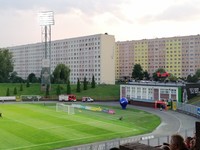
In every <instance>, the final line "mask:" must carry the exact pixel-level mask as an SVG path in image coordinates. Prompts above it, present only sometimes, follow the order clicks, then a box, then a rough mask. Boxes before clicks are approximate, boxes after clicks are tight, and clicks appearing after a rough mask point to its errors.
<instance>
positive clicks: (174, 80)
mask: <svg viewBox="0 0 200 150" xmlns="http://www.w3.org/2000/svg"><path fill="white" fill-rule="evenodd" d="M168 79H169V80H170V81H171V82H176V81H177V80H178V78H177V77H176V76H174V75H173V74H170V76H169V77H168Z"/></svg>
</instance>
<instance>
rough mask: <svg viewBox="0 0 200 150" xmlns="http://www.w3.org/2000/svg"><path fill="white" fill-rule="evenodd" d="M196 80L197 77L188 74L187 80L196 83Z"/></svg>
mask: <svg viewBox="0 0 200 150" xmlns="http://www.w3.org/2000/svg"><path fill="white" fill-rule="evenodd" d="M197 81H198V77H197V76H196V75H193V76H192V75H188V76H187V82H192V83H196V82H197Z"/></svg>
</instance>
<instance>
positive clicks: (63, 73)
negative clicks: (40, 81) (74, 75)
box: [53, 64, 70, 83]
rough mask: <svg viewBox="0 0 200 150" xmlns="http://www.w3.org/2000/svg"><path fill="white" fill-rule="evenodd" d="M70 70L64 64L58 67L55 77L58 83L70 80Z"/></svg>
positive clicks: (54, 73)
mask: <svg viewBox="0 0 200 150" xmlns="http://www.w3.org/2000/svg"><path fill="white" fill-rule="evenodd" d="M69 75H70V69H69V67H67V66H65V65H64V64H59V65H57V66H56V68H55V70H54V72H53V76H54V81H55V82H56V83H66V82H67V81H68V80H69Z"/></svg>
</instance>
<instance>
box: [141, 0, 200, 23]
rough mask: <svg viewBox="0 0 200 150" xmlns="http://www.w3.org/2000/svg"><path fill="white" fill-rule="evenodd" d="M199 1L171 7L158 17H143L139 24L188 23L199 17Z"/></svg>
mask: <svg viewBox="0 0 200 150" xmlns="http://www.w3.org/2000/svg"><path fill="white" fill-rule="evenodd" d="M199 6H200V3H199V1H191V2H187V3H183V4H179V5H177V4H176V5H173V6H171V7H168V8H167V9H165V10H163V12H162V13H160V14H159V15H155V16H154V15H148V16H144V17H142V18H141V19H140V20H139V23H149V22H155V21H188V20H191V19H194V18H197V17H199V14H200V8H199Z"/></svg>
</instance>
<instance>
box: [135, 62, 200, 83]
mask: <svg viewBox="0 0 200 150" xmlns="http://www.w3.org/2000/svg"><path fill="white" fill-rule="evenodd" d="M165 72H166V71H165V69H163V68H159V69H157V70H156V71H155V72H154V73H153V75H152V78H151V77H150V74H149V73H148V72H147V71H146V70H145V71H144V70H143V69H142V67H141V65H140V64H135V65H134V67H133V71H132V78H133V79H135V80H143V79H145V80H149V79H150V78H151V79H153V80H155V81H172V82H176V81H177V80H178V78H177V77H176V76H174V75H173V74H170V73H169V76H168V77H159V76H158V75H157V73H160V74H163V73H165ZM199 78H200V69H198V70H197V71H196V73H195V74H194V75H188V76H187V79H186V81H187V82H197V81H198V80H199ZM183 80H184V79H183Z"/></svg>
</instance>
